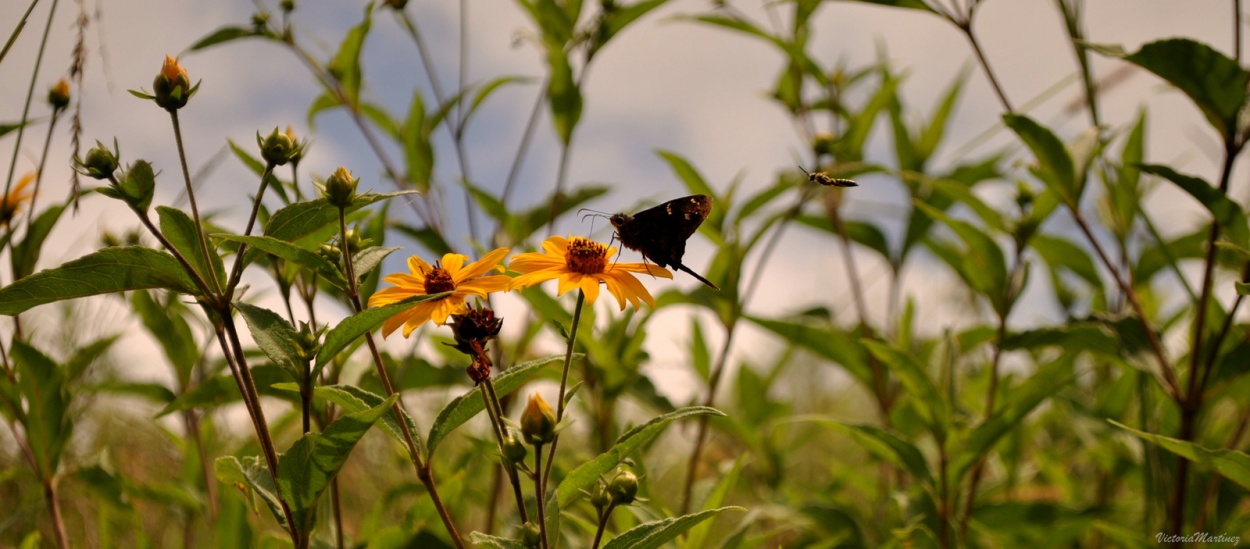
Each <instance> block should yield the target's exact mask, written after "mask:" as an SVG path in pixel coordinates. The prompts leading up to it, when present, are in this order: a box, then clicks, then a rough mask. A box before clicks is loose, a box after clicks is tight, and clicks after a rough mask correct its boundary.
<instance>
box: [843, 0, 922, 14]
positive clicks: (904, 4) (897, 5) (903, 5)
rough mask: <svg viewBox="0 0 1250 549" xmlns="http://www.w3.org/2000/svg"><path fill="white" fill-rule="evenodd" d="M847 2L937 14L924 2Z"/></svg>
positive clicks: (904, 0) (853, 0) (852, 0)
mask: <svg viewBox="0 0 1250 549" xmlns="http://www.w3.org/2000/svg"><path fill="white" fill-rule="evenodd" d="M843 1H845V2H859V3H861V4H877V5H879V6H890V7H894V8H906V9H912V10H920V11H927V12H929V13H937V12H936V11H933V8H931V7H929V5H928V4H926V3H924V0H843Z"/></svg>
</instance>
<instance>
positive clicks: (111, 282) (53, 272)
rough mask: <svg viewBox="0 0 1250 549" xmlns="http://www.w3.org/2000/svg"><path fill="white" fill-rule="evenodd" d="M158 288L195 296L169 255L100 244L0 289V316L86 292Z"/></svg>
mask: <svg viewBox="0 0 1250 549" xmlns="http://www.w3.org/2000/svg"><path fill="white" fill-rule="evenodd" d="M151 288H163V289H167V290H173V291H175V292H181V293H184V294H190V295H197V294H198V293H199V292H198V291H197V290H196V289H195V284H194V283H193V282H191V278H190V277H189V276H188V275H187V273H186V271H184V270H183V268H182V266H181V265H180V264H178V260H176V259H174V257H173V256H171V255H169V254H166V253H163V252H158V251H156V250H153V249H151V248H145V247H142V246H126V247H113V248H104V249H102V250H99V251H97V252H94V253H90V254H87V255H85V256H83V257H80V258H78V259H75V260H73V261H70V262H68V263H66V264H64V265H61V266H60V267H56V268H54V269H48V270H44V271H40V272H38V273H35V274H33V275H30V276H28V277H26V278H23V279H21V280H19V281H17V282H14V283H13V284H10V285H8V286H5V287H4V288H0V314H4V315H15V314H18V313H21V312H23V311H26V310H27V309H30V308H31V307H35V306H37V305H43V304H45V303H52V302H54V301H63V300H66V299H75V298H79V297H87V296H92V295H100V294H109V293H114V292H124V291H127V290H143V289H151Z"/></svg>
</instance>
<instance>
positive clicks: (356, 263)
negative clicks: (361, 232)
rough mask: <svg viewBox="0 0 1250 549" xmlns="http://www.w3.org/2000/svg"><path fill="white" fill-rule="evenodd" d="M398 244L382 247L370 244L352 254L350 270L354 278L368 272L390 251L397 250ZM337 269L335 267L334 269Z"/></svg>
mask: <svg viewBox="0 0 1250 549" xmlns="http://www.w3.org/2000/svg"><path fill="white" fill-rule="evenodd" d="M398 249H399V246H394V247H391V248H383V247H381V246H370V247H368V248H365V249H363V250H360V252H358V253H355V254H352V271H353V272H355V273H356V278H364V277H366V276H369V273H370V272H371V271H373V270H374V269H376V268H377V266H378V265H381V264H382V260H383V259H386V256H388V255H391V252H394V251H395V250H398ZM336 270H337V269H336Z"/></svg>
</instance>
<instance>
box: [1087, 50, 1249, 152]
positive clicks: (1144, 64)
mask: <svg viewBox="0 0 1250 549" xmlns="http://www.w3.org/2000/svg"><path fill="white" fill-rule="evenodd" d="M1094 49H1095V51H1099V52H1100V53H1103V54H1112V55H1114V54H1116V53H1117V52H1114V51H1112V49H1111V48H1107V47H1095V48H1094ZM1123 58H1124V60H1125V61H1128V62H1130V63H1133V64H1134V65H1137V66H1139V67H1141V68H1143V69H1146V70H1148V71H1150V72H1153V73H1155V75H1157V76H1158V77H1160V78H1162V79H1164V80H1166V81H1167V82H1168V83H1169V84H1171V85H1173V86H1176V88H1177V89H1179V90H1181V91H1182V92H1184V93H1185V95H1187V96H1189V98H1190V99H1191V100H1192V101H1193V102H1194V105H1196V106H1197V107H1198V109H1199V110H1201V111H1202V114H1203V115H1204V116H1206V118H1207V121H1209V122H1210V123H1211V125H1212V126H1215V129H1216V130H1218V131H1219V132H1220V133H1221V134H1222V135H1224V136H1225V137H1227V136H1231V135H1233V132H1235V131H1236V129H1237V115H1238V113H1239V112H1240V111H1241V107H1242V105H1245V104H1246V98H1247V95H1246V85H1247V84H1248V83H1250V72H1247V71H1246V70H1245V69H1244V68H1242V66H1241V65H1240V64H1239V63H1238V62H1237V60H1235V59H1232V58H1230V57H1228V56H1226V55H1224V54H1223V53H1221V52H1219V51H1217V50H1215V49H1213V48H1211V47H1210V46H1207V45H1206V44H1203V43H1201V42H1197V41H1194V40H1191V39H1188V38H1171V39H1167V40H1159V41H1156V42H1150V43H1148V44H1144V45H1142V47H1141V49H1139V50H1137V52H1136V53H1132V54H1129V55H1126V56H1123Z"/></svg>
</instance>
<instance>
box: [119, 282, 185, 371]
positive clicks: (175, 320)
mask: <svg viewBox="0 0 1250 549" xmlns="http://www.w3.org/2000/svg"><path fill="white" fill-rule="evenodd" d="M166 299H168V300H170V301H173V303H157V302H156V299H155V298H154V297H153V295H152V294H151V293H150V292H132V293H131V294H130V305H131V307H132V308H133V309H134V310H135V312H136V313H138V315H139V319H140V320H141V321H142V322H143V327H144V328H147V330H148V332H149V333H151V334H152V337H153V338H155V339H156V342H157V343H158V344H159V345H160V346H161V350H162V351H164V353H165V358H166V359H168V360H169V363H170V365H172V366H173V367H174V371H176V372H178V377H179V380H180V381H181V382H183V383H187V382H189V381H191V369H192V368H194V367H195V363H196V362H197V361H199V360H200V348H199V345H198V344H197V343H196V341H195V336H194V335H193V334H192V333H191V325H190V324H188V323H187V319H186V318H185V317H183V315H182V313H183V312H184V311H185V310H186V307H184V306H183V305H182V304H181V303H180V302H177V301H176V299H177V296H176V295H172V294H171V295H169V296H168V297H166Z"/></svg>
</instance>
